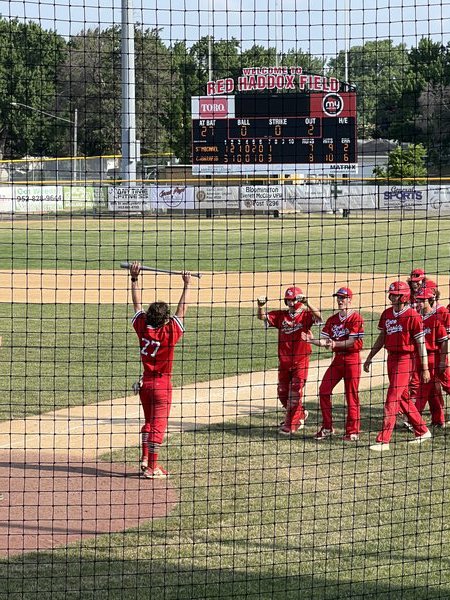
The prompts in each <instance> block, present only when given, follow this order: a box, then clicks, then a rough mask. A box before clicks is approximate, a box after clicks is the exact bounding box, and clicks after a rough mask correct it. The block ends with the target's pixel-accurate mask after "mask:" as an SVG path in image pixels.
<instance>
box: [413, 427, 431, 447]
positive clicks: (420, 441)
mask: <svg viewBox="0 0 450 600" xmlns="http://www.w3.org/2000/svg"><path fill="white" fill-rule="evenodd" d="M432 437H433V436H432V435H431V431H430V430H428V431H426V432H425V433H424V434H423V435H419V436H417V437H416V438H415V439H413V440H410V441H409V442H408V444H415V445H417V444H423V442H426V441H427V440H429V439H431V438H432Z"/></svg>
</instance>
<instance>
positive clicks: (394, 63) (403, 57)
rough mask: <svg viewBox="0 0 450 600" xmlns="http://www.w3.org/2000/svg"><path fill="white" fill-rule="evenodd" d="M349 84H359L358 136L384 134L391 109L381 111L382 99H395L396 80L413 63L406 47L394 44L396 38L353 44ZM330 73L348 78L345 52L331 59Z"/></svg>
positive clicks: (368, 136) (349, 67) (402, 78)
mask: <svg viewBox="0 0 450 600" xmlns="http://www.w3.org/2000/svg"><path fill="white" fill-rule="evenodd" d="M347 59H348V73H349V83H351V84H352V85H354V86H356V90H357V94H358V101H357V113H358V135H359V136H360V137H362V138H371V137H380V135H381V131H380V122H381V123H383V122H384V119H385V112H386V110H388V108H386V109H384V110H381V108H380V100H381V99H382V98H385V97H387V98H388V101H391V99H393V98H394V97H396V96H397V94H393V93H392V92H393V85H394V84H395V82H403V81H404V79H405V77H406V74H407V72H408V70H409V69H410V63H409V60H408V54H407V50H406V46H405V45H404V44H398V45H394V43H393V41H392V40H376V41H370V42H366V43H365V44H364V45H363V46H353V47H352V48H350V50H349V52H348V57H347ZM328 67H329V69H330V74H331V75H334V76H335V77H337V78H338V79H340V80H343V79H344V72H345V53H344V52H339V54H338V56H337V57H336V58H335V59H331V60H330V61H329V64H328Z"/></svg>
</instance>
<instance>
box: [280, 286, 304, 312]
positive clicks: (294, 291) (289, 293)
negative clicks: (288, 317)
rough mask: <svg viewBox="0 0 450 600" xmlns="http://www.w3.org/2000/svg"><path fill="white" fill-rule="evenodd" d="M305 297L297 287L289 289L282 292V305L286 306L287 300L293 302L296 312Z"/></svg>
mask: <svg viewBox="0 0 450 600" xmlns="http://www.w3.org/2000/svg"><path fill="white" fill-rule="evenodd" d="M304 297H305V295H304V293H303V290H302V289H301V288H299V287H289V288H288V289H287V290H286V291H285V292H284V303H285V304H286V305H287V303H288V300H294V302H295V304H294V309H295V310H298V309H299V308H300V306H301V305H302V300H303V298H304Z"/></svg>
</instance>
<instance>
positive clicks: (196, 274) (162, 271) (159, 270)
mask: <svg viewBox="0 0 450 600" xmlns="http://www.w3.org/2000/svg"><path fill="white" fill-rule="evenodd" d="M130 266H131V263H128V262H122V263H120V267H121V268H122V269H129V268H130ZM141 271H151V272H152V273H165V274H166V275H182V274H183V271H168V270H166V269H156V268H155V267H147V266H146V265H141ZM191 276H192V277H197V278H198V279H201V277H202V274H201V273H191Z"/></svg>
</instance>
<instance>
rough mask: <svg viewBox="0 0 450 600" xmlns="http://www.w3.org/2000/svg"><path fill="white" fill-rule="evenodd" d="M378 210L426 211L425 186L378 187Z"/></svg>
mask: <svg viewBox="0 0 450 600" xmlns="http://www.w3.org/2000/svg"><path fill="white" fill-rule="evenodd" d="M378 194H379V208H380V209H381V210H404V209H409V210H426V209H427V187H426V186H397V185H391V186H380V188H379V191H378Z"/></svg>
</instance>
